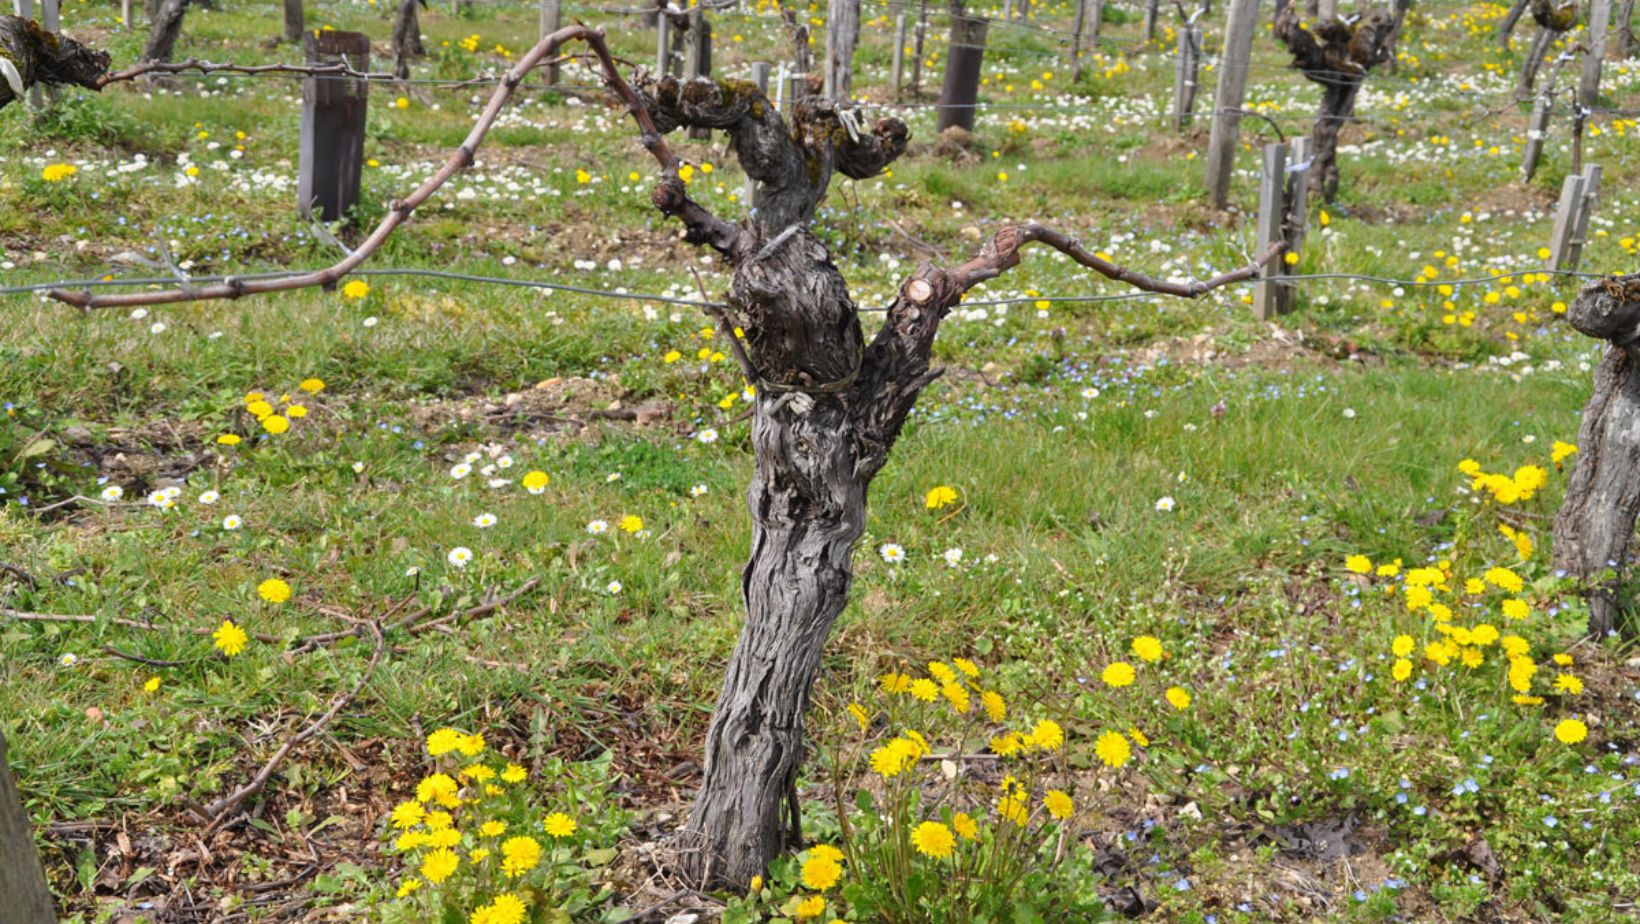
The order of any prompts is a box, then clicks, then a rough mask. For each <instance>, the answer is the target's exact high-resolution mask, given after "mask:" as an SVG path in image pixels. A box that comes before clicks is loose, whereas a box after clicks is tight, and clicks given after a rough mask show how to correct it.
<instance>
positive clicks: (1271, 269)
mask: <svg viewBox="0 0 1640 924" xmlns="http://www.w3.org/2000/svg"><path fill="white" fill-rule="evenodd" d="M1286 172H1287V146H1286V145H1285V144H1281V143H1280V142H1276V143H1273V144H1267V145H1265V146H1264V172H1263V174H1261V175H1260V177H1259V186H1258V244H1257V245H1256V248H1255V249H1256V251H1257V252H1258V253H1263V252H1264V251H1266V250H1268V249H1269V247H1270V245H1271V244H1274V243H1275V242H1276V241H1279V240H1281V239H1282V235H1281V224H1282V221H1281V219H1282V216H1283V215H1284V214H1285V213H1286V209H1285V207H1284V206H1285V205H1286V202H1285V198H1286V197H1285V196H1284V195H1283V186H1284V185H1285V182H1286ZM1286 268H1287V264H1286V263H1284V262H1283V261H1281V260H1271V261H1270V262H1269V263H1268V264H1267V265H1265V266H1264V267H1263V268H1262V269H1260V270H1259V282H1257V283H1256V284H1254V286H1253V317H1255V318H1258V319H1259V320H1260V321H1268V320H1270V318H1272V317H1274V316H1275V315H1277V314H1280V313H1281V295H1280V293H1279V292H1278V290H1279V289H1281V288H1284V286H1283V285H1282V284H1281V283H1279V282H1270V281H1268V277H1270V276H1279V275H1284V273H1285V271H1286Z"/></svg>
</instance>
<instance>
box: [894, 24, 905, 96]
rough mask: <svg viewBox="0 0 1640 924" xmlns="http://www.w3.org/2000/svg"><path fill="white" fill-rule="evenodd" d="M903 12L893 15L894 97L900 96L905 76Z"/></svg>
mask: <svg viewBox="0 0 1640 924" xmlns="http://www.w3.org/2000/svg"><path fill="white" fill-rule="evenodd" d="M905 30H906V20H905V14H904V13H901V14H900V15H898V16H896V17H894V98H895V99H899V98H900V88H901V87H902V86H903V85H904V78H905Z"/></svg>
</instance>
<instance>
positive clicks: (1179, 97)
mask: <svg viewBox="0 0 1640 924" xmlns="http://www.w3.org/2000/svg"><path fill="white" fill-rule="evenodd" d="M1201 54H1202V29H1201V26H1198V25H1197V24H1196V17H1195V16H1191V17H1190V20H1189V21H1188V22H1186V23H1185V24H1184V25H1183V26H1181V27H1180V28H1179V58H1178V64H1177V67H1176V68H1175V69H1174V72H1173V130H1174V131H1176V132H1182V131H1184V130H1185V129H1186V128H1189V127H1190V123H1191V121H1192V119H1193V118H1194V111H1195V109H1196V90H1197V88H1198V87H1199V86H1200V80H1199V77H1200V73H1199V71H1200V67H1201Z"/></svg>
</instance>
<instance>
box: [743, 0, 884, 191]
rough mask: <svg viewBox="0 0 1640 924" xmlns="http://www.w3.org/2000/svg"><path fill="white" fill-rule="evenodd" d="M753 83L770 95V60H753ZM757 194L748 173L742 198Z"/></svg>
mask: <svg viewBox="0 0 1640 924" xmlns="http://www.w3.org/2000/svg"><path fill="white" fill-rule="evenodd" d="M902 18H903V17H902ZM752 83H755V84H757V91H758V92H759V93H762V94H763V95H764V97H765V98H767V97H768V95H769V65H768V62H766V61H753V62H752ZM779 106H780V103H779V102H776V103H775V107H776V108H779ZM741 167H742V169H744V168H745V164H742V165H741ZM756 194H757V181H756V180H754V179H752V177H751V175H750V174H748V175H747V176H746V185H745V186H743V187H742V188H741V194H740V198H741V200H742V201H743V202H745V203H746V207H747V208H751V207H752V202H753V200H754V199H755V198H756Z"/></svg>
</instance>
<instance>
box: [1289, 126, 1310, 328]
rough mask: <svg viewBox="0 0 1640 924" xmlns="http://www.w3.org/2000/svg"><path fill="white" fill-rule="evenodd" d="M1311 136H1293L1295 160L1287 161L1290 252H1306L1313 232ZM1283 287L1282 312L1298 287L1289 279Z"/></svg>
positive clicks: (1293, 158) (1290, 302)
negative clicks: (1305, 246)
mask: <svg viewBox="0 0 1640 924" xmlns="http://www.w3.org/2000/svg"><path fill="white" fill-rule="evenodd" d="M1311 147H1312V143H1311V141H1310V139H1308V138H1294V139H1293V156H1292V162H1291V163H1289V164H1288V165H1287V190H1286V196H1287V207H1286V209H1284V211H1285V213H1286V215H1285V217H1283V218H1282V235H1283V237H1285V238H1286V240H1287V252H1288V253H1296V254H1299V255H1303V253H1304V239H1305V238H1306V237H1308V236H1309V232H1310V158H1311V157H1312V156H1314V153H1315V152H1314V151H1312V150H1311ZM1282 288H1283V289H1284V290H1285V293H1284V294H1285V297H1284V298H1283V299H1282V306H1281V311H1282V313H1283V314H1285V313H1287V312H1288V311H1291V310H1292V307H1293V305H1292V296H1293V293H1294V292H1296V291H1297V290H1296V288H1295V287H1294V286H1293V285H1292V284H1291V283H1288V284H1286V285H1284V286H1282Z"/></svg>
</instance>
